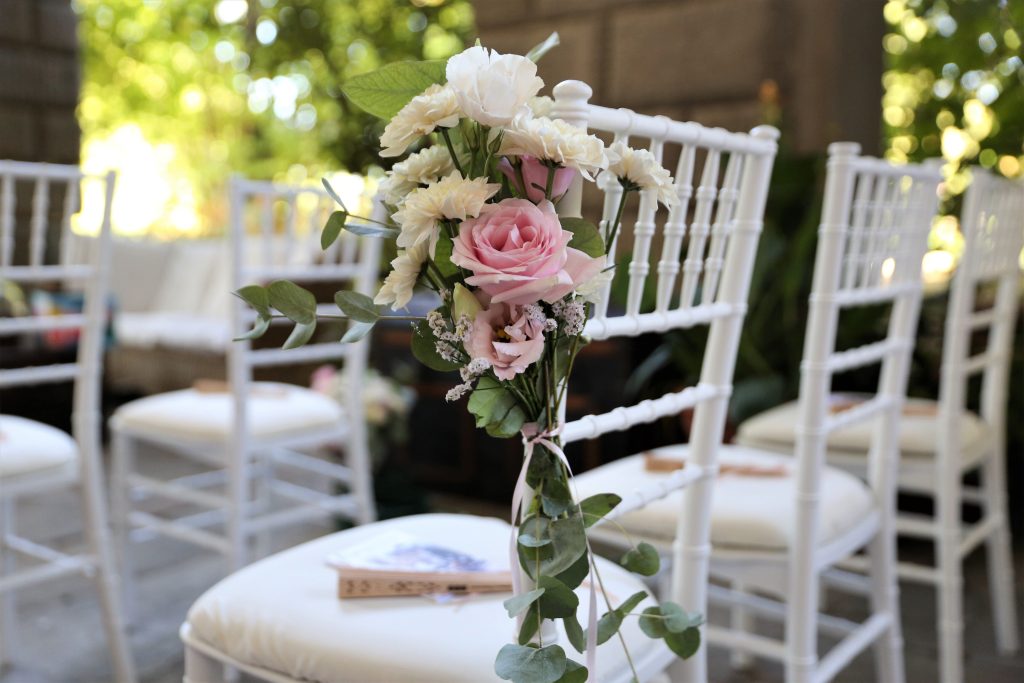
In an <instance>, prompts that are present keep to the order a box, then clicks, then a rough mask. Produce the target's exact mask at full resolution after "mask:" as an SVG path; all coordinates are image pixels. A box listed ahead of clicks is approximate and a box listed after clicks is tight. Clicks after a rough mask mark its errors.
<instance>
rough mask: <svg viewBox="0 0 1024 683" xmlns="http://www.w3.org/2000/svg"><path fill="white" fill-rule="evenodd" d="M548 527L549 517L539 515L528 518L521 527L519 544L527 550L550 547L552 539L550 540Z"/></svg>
mask: <svg viewBox="0 0 1024 683" xmlns="http://www.w3.org/2000/svg"><path fill="white" fill-rule="evenodd" d="M548 525H549V520H548V518H547V517H541V516H539V515H534V516H532V517H528V518H527V519H526V520H524V521H523V523H522V524H521V525H520V526H519V544H520V545H525V546H526V547H527V548H540V547H541V546H545V545H549V544H550V543H551V539H550V538H548Z"/></svg>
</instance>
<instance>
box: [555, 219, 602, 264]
mask: <svg viewBox="0 0 1024 683" xmlns="http://www.w3.org/2000/svg"><path fill="white" fill-rule="evenodd" d="M559 220H560V221H561V222H562V230H568V231H569V232H571V233H572V239H571V240H569V246H570V247H572V248H573V249H579V250H580V251H582V252H583V253H584V254H586V255H587V256H602V255H604V239H603V238H602V237H601V233H600V232H599V231H598V229H597V228H596V227H595V226H594V224H593V223H591V222H590V221H588V220H585V219H583V218H559Z"/></svg>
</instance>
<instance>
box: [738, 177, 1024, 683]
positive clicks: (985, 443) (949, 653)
mask: <svg viewBox="0 0 1024 683" xmlns="http://www.w3.org/2000/svg"><path fill="white" fill-rule="evenodd" d="M972 173H973V179H972V182H971V185H970V187H969V188H968V190H967V195H966V197H965V200H964V205H963V210H962V212H961V219H962V231H963V236H964V251H963V254H962V257H961V261H960V264H959V266H958V267H957V271H956V274H955V276H954V279H953V283H952V287H951V290H950V299H949V305H948V312H947V316H946V325H945V328H946V329H945V336H944V339H943V351H942V381H941V386H940V390H939V397H938V401H934V400H926V399H911V400H910V401H909V402H908V405H907V409H906V410H905V414H904V415H903V417H902V429H901V433H900V441H899V444H900V450H901V460H900V469H899V475H898V487H899V490H900V491H905V492H908V493H911V494H915V495H924V496H927V497H930V498H932V499H934V500H935V501H936V508H935V514H934V516H927V515H921V514H915V513H909V512H904V513H901V514H900V515H899V516H898V517H897V520H896V528H897V531H898V533H900V534H901V535H906V536H910V537H918V538H926V539H931V540H932V541H934V542H935V543H936V544H937V549H938V552H937V554H936V560H937V566H931V565H922V564H919V563H912V562H901V563H900V564H899V573H900V576H901V577H902V578H904V579H906V580H911V581H921V582H925V583H928V584H931V585H935V586H936V588H937V590H938V600H939V619H938V632H939V633H938V635H939V642H940V646H941V652H942V660H941V672H942V680H943V681H944V683H958V682H959V681H962V680H963V661H962V660H963V644H962V631H963V614H962V605H961V600H962V598H961V592H962V577H961V563H962V562H963V560H964V558H965V557H966V556H967V555H968V554H969V553H970V552H972V551H973V550H975V549H976V548H977V547H978V546H980V545H981V544H982V543H984V544H985V545H986V548H987V550H988V562H989V589H990V591H991V596H992V615H993V619H994V622H995V630H996V644H997V646H998V648H999V650H1000V651H1001V652H1003V653H1006V654H1010V653H1013V652H1015V651H1016V650H1017V647H1018V634H1017V616H1016V596H1015V595H1014V589H1013V560H1012V555H1011V550H1010V534H1009V521H1008V515H1007V502H1006V470H1005V468H1006V444H1005V438H1006V412H1007V392H1008V386H1007V383H1008V381H1009V373H1010V363H1011V357H1012V345H1013V331H1014V324H1015V321H1016V316H1017V308H1018V303H1019V296H1020V266H1019V261H1018V258H1019V255H1020V253H1021V249H1022V245H1024V219H1022V216H1024V185H1022V184H1021V183H1020V182H1015V181H1010V180H1006V179H1004V178H998V177H996V176H994V175H993V174H992V173H990V172H988V171H985V170H983V169H980V168H979V169H974V170H973V172H972ZM986 302H988V304H990V305H988V307H986ZM976 335H980V336H982V337H984V339H985V342H986V346H985V349H984V351H983V352H981V353H974V350H973V349H972V344H971V338H972V337H974V336H976ZM972 354H973V355H972ZM976 376H980V379H981V390H980V392H979V395H980V401H979V402H978V404H977V406H976V408H977V409H976V410H972V409H971V408H972V407H974V405H973V402H971V401H970V400H969V396H970V392H969V391H968V389H967V387H968V383H969V381H970V380H971V379H972V378H973V377H976ZM795 415H796V406H795V404H785V405H782V406H779V407H777V408H773V409H771V410H768V411H766V412H764V413H762V414H760V415H757V416H755V417H753V418H751V419H750V420H748V421H747V422H745V423H743V424H742V425H741V426H740V430H739V434H738V438H737V440H738V442H739V443H742V444H744V445H749V446H753V447H758V448H764V449H768V450H780V449H785V448H786V446H787V444H790V445H791V444H792V441H793V433H794V427H795ZM870 430H871V424H870V423H863V424H861V425H859V426H855V427H853V428H851V429H847V430H844V431H843V432H840V433H837V434H834V435H832V436H830V438H829V442H828V460H829V462H831V463H833V464H835V465H838V466H840V467H843V468H844V469H847V470H849V471H851V472H854V473H857V474H860V475H862V476H863V475H864V474H865V469H866V460H865V453H866V452H867V449H868V445H869V442H870V436H871V432H870ZM977 470H980V471H981V480H982V484H981V486H980V487H977V486H969V485H967V484H965V483H964V481H963V477H964V475H966V474H968V473H970V472H973V471H977ZM963 502H968V503H972V504H975V505H979V506H980V507H981V508H982V510H983V512H984V515H983V517H982V519H981V520H980V521H978V522H975V523H973V524H968V523H966V522H964V521H963V518H962V516H961V504H962V503H963Z"/></svg>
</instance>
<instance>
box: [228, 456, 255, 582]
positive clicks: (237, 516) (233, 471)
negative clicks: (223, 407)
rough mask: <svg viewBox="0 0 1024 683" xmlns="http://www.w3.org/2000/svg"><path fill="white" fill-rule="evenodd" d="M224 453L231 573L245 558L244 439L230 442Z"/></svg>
mask: <svg viewBox="0 0 1024 683" xmlns="http://www.w3.org/2000/svg"><path fill="white" fill-rule="evenodd" d="M230 448H231V450H230V451H229V453H228V468H227V469H228V471H227V499H228V502H227V505H228V509H227V511H226V512H227V516H226V520H227V524H226V527H225V531H226V532H227V540H228V551H227V557H226V559H227V571H228V573H229V574H232V573H234V572H236V571H238V570H239V569H241V568H242V567H244V566H245V565H246V562H247V561H248V555H249V553H248V544H249V537H248V530H247V529H246V521H247V517H246V514H247V511H248V509H249V477H248V460H247V459H248V457H249V453H248V452H247V450H246V446H245V443H244V441H242V440H239V441H236V442H233V443H232V444H231V446H230Z"/></svg>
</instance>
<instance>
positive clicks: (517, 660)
mask: <svg viewBox="0 0 1024 683" xmlns="http://www.w3.org/2000/svg"><path fill="white" fill-rule="evenodd" d="M565 662H566V659H565V650H563V649H562V648H561V647H559V646H558V645H548V646H547V647H541V648H535V647H529V646H526V645H511V644H510V645H506V646H505V647H503V648H501V650H500V651H499V652H498V659H497V660H496V661H495V662H494V673H496V674H498V678H501V679H502V680H506V681H512V683H556V681H558V679H560V678H561V677H562V674H564V673H565V667H566V663H565Z"/></svg>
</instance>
